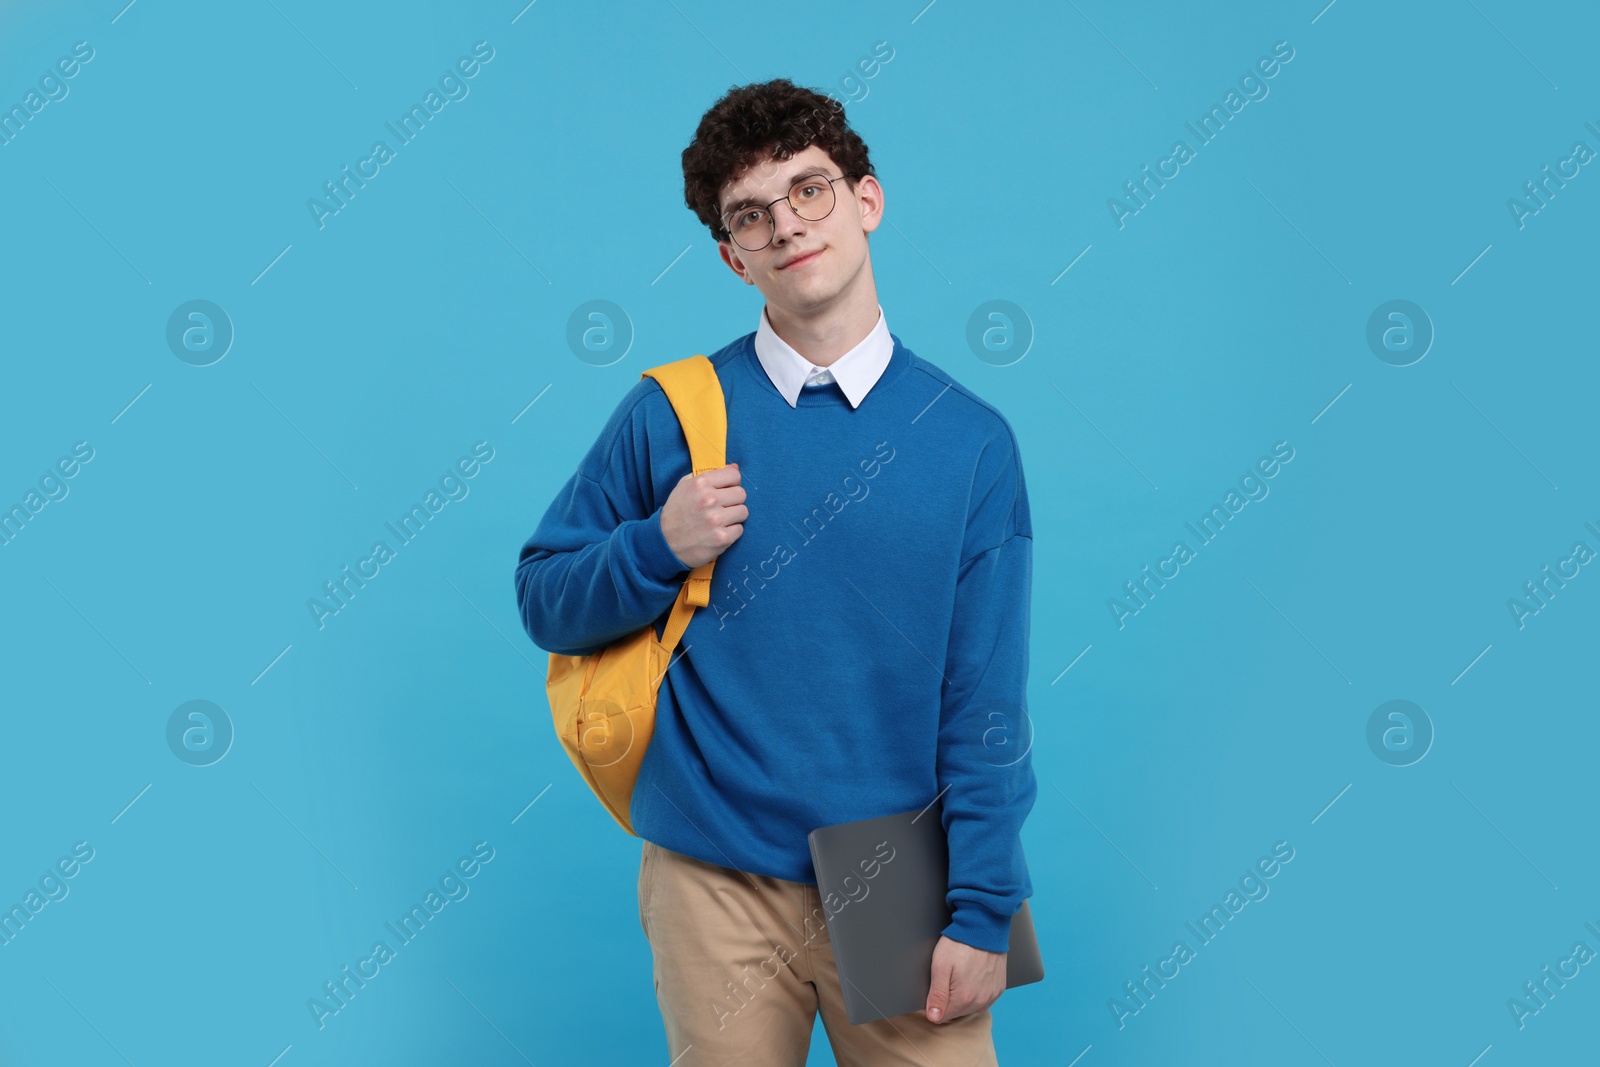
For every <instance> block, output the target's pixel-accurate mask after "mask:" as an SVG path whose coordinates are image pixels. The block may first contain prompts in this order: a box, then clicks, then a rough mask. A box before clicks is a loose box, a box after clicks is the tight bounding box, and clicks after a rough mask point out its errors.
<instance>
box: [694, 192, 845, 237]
mask: <svg viewBox="0 0 1600 1067" xmlns="http://www.w3.org/2000/svg"><path fill="white" fill-rule="evenodd" d="M843 180H844V176H843V175H840V176H839V177H837V178H830V177H828V176H827V175H826V174H808V175H806V176H805V177H803V178H800V179H798V180H797V181H796V182H795V183H794V185H792V186H790V188H789V193H788V195H787V196H780V197H778V199H777V200H774V201H772V202H771V203H769V204H768V205H767V206H766V207H761V206H760V205H758V204H747V205H745V206H744V207H741V208H740V209H739V210H738V211H736V212H734V213H733V214H731V215H729V216H727V217H726V218H724V220H723V223H724V229H725V230H726V231H727V233H728V236H729V237H731V238H732V239H733V243H734V244H736V245H738V246H739V247H740V248H742V249H744V250H745V251H746V252H759V251H761V250H762V249H763V248H765V247H767V246H768V245H769V244H771V243H772V237H773V234H774V233H775V232H776V230H777V219H776V217H775V216H774V215H773V213H772V206H773V204H776V203H778V201H780V200H784V201H788V203H789V209H790V210H791V211H793V212H794V213H795V214H796V215H798V216H799V217H800V218H802V219H804V220H806V221H807V222H821V221H822V220H823V219H825V218H827V217H828V213H829V212H831V211H832V210H833V205H834V204H836V203H837V202H838V198H837V197H836V196H835V195H834V192H833V183H834V182H838V181H843Z"/></svg>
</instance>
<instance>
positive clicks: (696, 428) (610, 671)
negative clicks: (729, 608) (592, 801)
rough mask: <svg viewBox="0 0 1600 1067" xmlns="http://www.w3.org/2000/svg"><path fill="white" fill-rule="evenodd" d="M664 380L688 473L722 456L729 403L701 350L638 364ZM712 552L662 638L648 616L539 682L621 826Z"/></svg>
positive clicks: (701, 599)
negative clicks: (683, 445) (659, 693)
mask: <svg viewBox="0 0 1600 1067" xmlns="http://www.w3.org/2000/svg"><path fill="white" fill-rule="evenodd" d="M645 375H649V376H650V377H652V378H654V379H655V380H656V381H657V382H659V383H660V384H661V388H662V390H663V391H664V392H665V393H666V394H667V399H668V400H669V401H671V402H672V410H673V412H674V413H675V414H676V415H677V416H678V422H679V423H680V424H681V426H682V428H683V435H684V439H685V440H686V441H688V443H689V461H690V466H691V467H692V468H693V470H694V473H695V475H700V474H704V473H705V472H706V471H709V470H716V469H717V468H719V467H724V466H726V465H727V456H726V448H727V438H728V410H727V406H726V402H725V401H724V399H723V396H722V383H721V382H720V381H718V380H717V372H716V369H715V368H713V367H712V366H711V361H710V360H709V359H707V358H706V357H705V356H703V355H694V356H690V357H688V358H687V359H680V360H676V361H674V362H672V363H664V364H662V365H661V366H659V367H652V368H650V369H649V370H647V371H644V372H643V373H642V374H640V377H641V378H642V377H644V376H645ZM715 563H716V560H712V561H711V562H710V563H705V564H702V565H701V566H699V567H696V568H694V569H693V570H692V571H690V572H689V576H688V578H686V579H684V583H683V588H682V589H680V590H679V591H678V599H677V601H676V602H674V603H673V605H672V612H671V614H670V615H668V616H667V626H666V629H665V631H664V632H663V633H662V635H661V638H660V639H659V640H657V638H656V628H655V623H654V622H651V623H649V624H648V625H646V626H645V627H644V628H643V629H640V630H636V631H635V632H633V633H631V634H629V635H628V636H626V637H623V638H619V639H618V640H617V641H615V642H613V643H612V644H610V645H607V646H606V647H605V648H603V649H601V650H600V651H598V652H595V653H592V654H590V655H587V656H563V655H561V654H559V653H556V652H552V653H551V654H550V670H549V674H548V676H547V678H546V681H545V690H546V693H547V694H548V696H549V698H550V712H551V715H552V716H553V718H554V720H555V728H556V736H557V737H559V738H560V739H561V745H562V747H563V748H565V749H566V751H567V757H568V758H569V759H571V760H572V765H573V766H574V767H576V768H578V773H579V774H581V775H583V780H584V781H585V782H587V783H589V788H590V789H592V790H593V791H594V795H595V796H596V797H598V798H599V800H600V803H601V804H603V805H604V806H605V809H606V811H608V812H610V813H611V817H612V818H613V819H615V820H616V821H617V823H618V824H619V825H620V826H621V827H622V828H623V829H624V830H626V831H628V833H630V834H633V836H635V837H638V836H639V835H638V834H637V833H634V829H633V824H632V821H631V819H630V818H629V805H630V803H631V802H632V799H633V785H634V782H635V781H637V780H638V777H639V765H640V764H641V763H643V762H644V754H645V750H646V749H647V748H648V747H649V745H650V738H651V736H652V735H653V734H654V733H655V726H656V693H657V691H658V690H659V689H660V687H661V679H662V678H663V677H664V676H665V675H666V673H667V668H668V667H670V666H671V665H672V653H673V650H674V649H675V648H677V646H678V641H679V640H680V639H681V638H682V637H683V631H684V630H685V629H687V628H688V625H689V619H690V618H691V617H692V616H693V615H694V610H695V608H702V607H705V606H706V605H707V604H709V603H710V602H711V571H712V567H713V565H714V564H715Z"/></svg>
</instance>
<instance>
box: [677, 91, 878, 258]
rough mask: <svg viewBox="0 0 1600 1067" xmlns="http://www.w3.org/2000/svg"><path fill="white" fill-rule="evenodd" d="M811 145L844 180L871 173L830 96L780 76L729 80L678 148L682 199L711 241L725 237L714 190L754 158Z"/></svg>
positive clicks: (863, 152)
mask: <svg viewBox="0 0 1600 1067" xmlns="http://www.w3.org/2000/svg"><path fill="white" fill-rule="evenodd" d="M811 145H817V146H818V147H820V148H821V149H822V150H823V151H825V152H827V153H828V155H829V156H830V157H831V158H832V159H833V161H834V162H835V163H836V164H838V165H839V168H840V169H841V170H842V171H843V172H844V177H845V182H846V184H847V185H849V187H850V188H851V189H854V188H855V186H856V182H858V181H860V180H861V179H862V178H864V177H866V176H867V175H868V174H873V173H874V172H873V169H872V161H871V160H870V159H869V158H867V146H866V143H865V142H864V141H862V140H861V137H860V135H858V134H857V133H856V132H855V131H854V130H852V129H851V128H850V124H849V123H848V122H847V121H846V120H845V117H844V105H843V104H841V103H840V102H839V101H838V100H837V99H835V98H834V97H832V96H826V95H824V94H822V93H819V92H816V91H814V90H811V89H806V88H803V87H801V86H798V85H795V84H794V83H793V82H791V81H790V80H789V79H788V78H774V79H772V80H771V81H766V82H757V83H754V84H751V85H743V86H735V87H734V88H732V89H729V90H728V92H727V93H725V94H724V95H723V97H722V99H720V100H718V101H717V102H716V103H715V104H713V105H712V106H711V109H710V110H709V111H707V112H706V113H705V115H704V116H702V117H701V119H700V126H699V128H697V129H696V130H695V132H694V140H693V141H691V142H690V144H689V147H688V148H685V149H684V150H683V199H684V202H685V203H686V204H688V205H689V210H691V211H693V212H694V213H695V215H696V216H697V217H698V218H699V219H700V221H701V222H703V223H705V224H706V226H707V227H709V228H710V230H711V235H712V236H713V237H715V238H716V239H717V240H719V241H723V240H728V239H729V236H730V235H729V234H728V231H727V228H726V227H725V226H723V224H722V218H721V216H720V215H719V213H718V211H717V207H718V199H719V197H720V195H721V193H722V188H723V186H725V185H726V184H727V183H728V182H730V181H737V180H738V179H739V178H741V177H743V176H744V173H745V172H746V171H747V170H749V169H750V167H751V166H752V165H753V164H754V163H755V162H756V161H757V160H758V159H760V158H761V157H763V156H765V155H767V154H768V153H771V155H772V157H773V158H774V159H788V158H789V157H790V156H793V155H794V154H795V153H797V152H803V151H805V150H806V149H807V148H809V147H810V146H811Z"/></svg>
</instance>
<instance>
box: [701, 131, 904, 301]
mask: <svg viewBox="0 0 1600 1067" xmlns="http://www.w3.org/2000/svg"><path fill="white" fill-rule="evenodd" d="M842 173H843V171H841V170H840V168H839V166H838V165H837V164H835V163H834V162H833V159H832V157H830V156H829V155H828V153H827V152H825V151H823V150H822V149H821V148H819V147H817V146H816V145H810V146H808V147H807V148H805V149H804V150H803V151H800V152H797V153H795V154H794V155H793V156H791V157H789V158H788V159H785V160H775V159H773V158H772V157H771V156H770V155H768V156H764V157H762V158H761V159H760V160H757V161H756V163H755V164H753V165H752V166H751V167H750V169H749V170H747V171H745V172H744V173H743V174H742V175H740V176H739V177H738V178H736V179H734V180H733V181H730V182H729V183H728V184H727V185H725V186H723V189H722V195H721V196H720V197H719V200H718V207H719V209H720V211H721V214H722V218H723V220H724V224H726V223H727V221H728V220H729V217H730V215H731V214H732V212H731V211H730V210H729V209H730V207H732V206H733V205H736V204H739V203H741V202H745V201H753V202H754V204H755V206H757V207H761V208H765V207H766V205H767V204H768V202H770V201H772V200H777V199H778V198H779V197H781V196H784V195H785V194H787V193H788V192H789V190H790V189H791V188H792V187H793V185H794V183H795V180H796V179H798V178H802V177H806V176H808V175H812V174H819V175H822V176H824V177H827V178H838V177H840V176H841V174H842ZM818 180H819V181H821V179H820V178H819V179H818ZM823 184H827V183H826V182H824V183H823ZM833 196H834V205H833V210H832V211H831V212H829V213H828V215H827V217H826V218H823V219H822V220H820V221H817V222H808V221H807V220H805V219H802V218H801V217H800V216H799V215H796V214H795V212H794V209H793V208H791V207H790V206H789V204H788V202H787V201H782V200H779V201H778V203H776V204H773V205H772V207H771V208H770V209H768V212H769V214H770V215H771V216H772V220H773V224H774V230H773V234H772V242H771V243H770V244H768V245H767V247H765V248H763V249H760V250H759V251H756V252H748V251H746V250H745V249H743V248H740V247H739V246H738V245H737V244H734V243H733V242H732V241H729V240H723V241H721V242H719V243H718V246H717V247H718V249H719V250H720V251H721V253H722V259H723V262H725V263H727V264H728V266H729V267H730V268H732V269H733V271H734V273H736V274H738V275H739V277H740V278H742V279H744V281H745V282H746V284H749V285H754V286H755V287H756V288H757V289H759V290H761V293H762V295H763V296H765V297H766V298H767V301H768V302H769V303H771V304H775V305H777V306H779V307H782V308H784V309H786V310H790V311H796V312H815V311H817V310H819V309H822V308H825V307H827V306H829V305H830V304H832V303H833V302H835V301H836V300H837V299H838V298H839V296H840V294H842V293H844V292H846V291H847V290H848V289H849V288H850V287H851V286H852V285H853V284H858V283H859V282H860V281H863V280H867V279H869V278H870V274H868V275H863V272H862V268H863V267H864V266H865V265H866V263H867V234H869V233H871V232H872V231H873V230H875V229H877V228H878V223H879V222H881V221H882V220H883V189H882V187H881V186H880V185H879V184H878V182H877V179H875V178H873V177H872V176H871V175H868V176H866V177H864V178H862V179H861V181H859V182H858V183H857V184H856V187H855V189H853V190H852V189H851V188H850V185H849V183H848V182H845V181H836V182H834V183H833ZM762 235H763V236H765V233H764V231H763V232H762Z"/></svg>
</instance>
